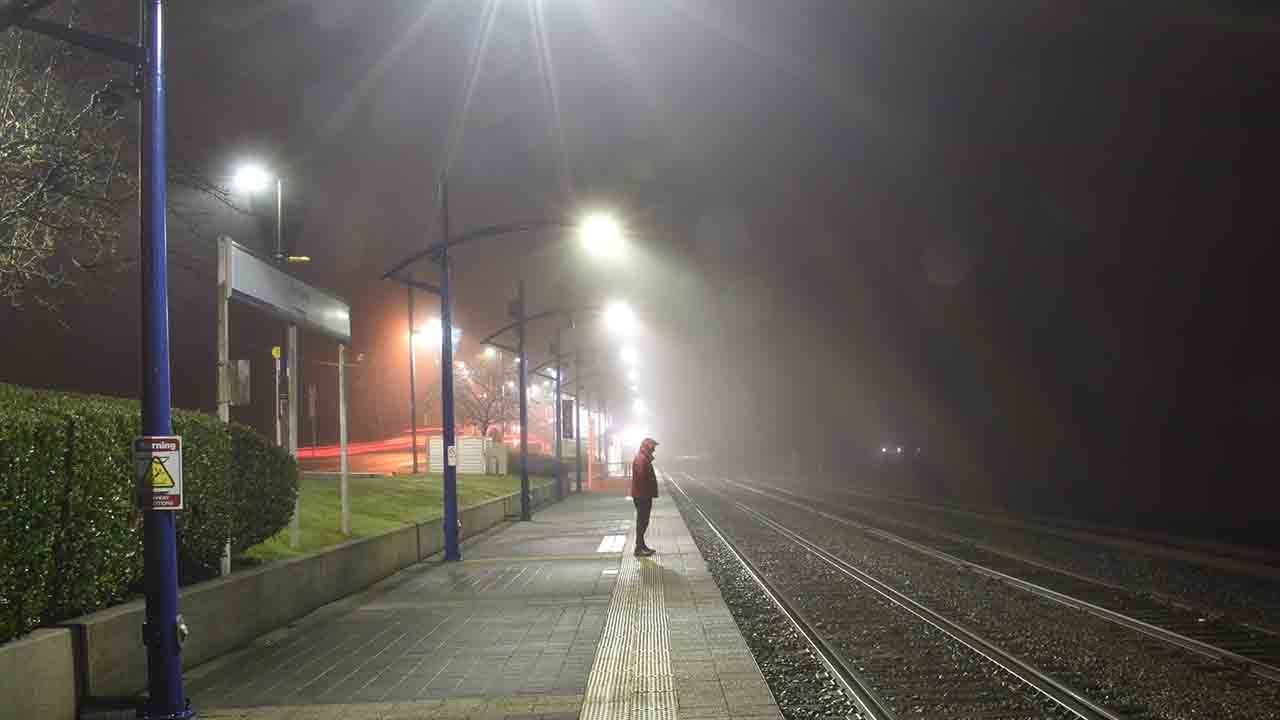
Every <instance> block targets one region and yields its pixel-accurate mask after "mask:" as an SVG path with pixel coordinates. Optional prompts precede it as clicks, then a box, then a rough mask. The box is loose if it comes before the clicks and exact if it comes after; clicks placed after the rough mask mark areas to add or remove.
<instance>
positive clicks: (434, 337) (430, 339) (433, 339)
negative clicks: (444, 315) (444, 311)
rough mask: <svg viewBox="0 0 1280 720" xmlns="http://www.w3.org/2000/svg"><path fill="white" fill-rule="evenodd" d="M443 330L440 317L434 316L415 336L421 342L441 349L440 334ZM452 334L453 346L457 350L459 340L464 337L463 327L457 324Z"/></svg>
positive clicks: (431, 347)
mask: <svg viewBox="0 0 1280 720" xmlns="http://www.w3.org/2000/svg"><path fill="white" fill-rule="evenodd" d="M443 330H444V328H443V326H442V325H441V324H440V318H438V317H433V318H430V319H428V320H427V322H426V324H425V325H423V326H422V328H421V329H419V330H418V332H416V333H414V337H415V339H417V341H418V343H419V344H421V345H425V346H427V347H428V348H430V349H433V350H439V349H440V334H441V333H442V332H443ZM451 334H452V335H453V347H454V349H455V350H456V349H457V347H458V340H459V339H461V338H462V328H460V327H457V326H456V325H455V326H454V327H453V332H452V333H451Z"/></svg>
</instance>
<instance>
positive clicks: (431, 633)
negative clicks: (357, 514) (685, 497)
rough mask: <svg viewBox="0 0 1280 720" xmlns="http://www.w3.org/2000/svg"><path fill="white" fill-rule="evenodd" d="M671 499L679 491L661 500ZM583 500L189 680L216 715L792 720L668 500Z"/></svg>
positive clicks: (199, 702) (281, 719) (198, 701)
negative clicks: (645, 522)
mask: <svg viewBox="0 0 1280 720" xmlns="http://www.w3.org/2000/svg"><path fill="white" fill-rule="evenodd" d="M664 490H665V488H664ZM634 522H635V509H634V507H633V505H632V503H631V501H630V500H629V499H628V498H626V497H624V496H621V495H619V494H613V493H602V492H589V493H584V494H581V495H571V496H570V497H569V498H568V499H566V500H565V501H563V502H561V503H557V504H554V505H550V506H548V507H545V508H543V509H542V510H541V511H540V512H538V513H536V514H535V516H534V519H533V520H532V521H530V522H517V523H510V524H507V525H505V526H503V527H501V528H499V529H496V530H494V531H492V532H490V533H487V534H485V535H481V536H478V537H476V538H473V539H471V540H469V541H468V542H467V543H464V545H463V548H462V553H463V559H462V561H460V562H456V563H447V564H446V563H443V562H438V561H437V562H424V563H420V564H419V565H416V566H414V567H411V568H407V569H406V570H403V571H401V572H400V573H397V574H396V575H394V576H392V577H391V578H388V579H387V580H384V581H383V582H381V583H379V584H378V585H376V586H374V587H373V588H370V589H369V590H367V591H365V592H363V593H361V594H359V595H356V596H353V597H350V598H347V599H345V600H342V601H340V602H338V603H334V604H333V605H330V606H327V607H325V608H323V609H321V610H319V611H317V612H316V613H313V614H312V615H310V616H308V617H307V618H305V619H303V620H300V621H299V622H297V623H295V624H294V625H292V626H290V627H288V628H285V629H282V630H278V631H276V632H274V633H271V634H269V635H266V636H264V637H262V638H259V640H257V641H256V642H254V643H253V644H252V645H250V646H249V647H247V648H245V649H242V650H239V651H237V652H234V653H231V654H229V655H227V656H224V657H222V658H219V659H218V660H215V661H213V662H210V663H207V664H205V665H202V666H200V667H197V668H194V669H193V670H191V671H189V672H188V673H187V689H188V693H189V694H190V696H191V698H192V706H193V707H194V708H195V709H196V710H197V711H198V712H199V714H200V716H201V717H203V718H218V719H220V720H227V719H230V718H238V719H239V718H244V719H249V718H252V719H254V720H321V719H324V720H331V719H332V720H338V719H341V718H352V719H353V720H416V719H420V718H456V719H462V718H472V719H477V720H479V719H483V720H496V719H500V718H501V719H510V720H533V719H535V718H546V719H548V720H571V719H573V718H583V719H584V720H629V719H631V718H645V719H646V720H746V719H747V718H751V719H756V718H759V719H760V720H764V719H765V718H768V719H770V720H781V717H782V715H781V714H780V713H779V711H778V707H777V705H776V703H775V702H774V699H773V696H772V695H771V693H770V692H769V689H768V686H767V685H766V684H765V681H764V678H763V677H762V676H761V674H760V670H759V668H758V667H757V666H756V663H755V659H754V658H753V657H752V655H751V652H750V650H748V648H747V645H746V642H745V641H744V640H743V638H742V634H741V633H740V632H739V630H738V626H737V624H736V623H735V622H734V620H733V617H732V615H731V614H730V612H729V609H728V607H726V605H725V603H724V600H723V598H722V597H721V595H720V591H719V588H717V586H716V584H715V581H714V579H712V577H711V575H710V573H709V572H708V570H707V567H706V564H705V563H704V562H703V558H702V555H701V554H700V553H699V552H698V548H697V546H696V545H694V542H693V539H692V537H691V536H690V533H689V529H688V527H687V526H686V525H685V524H684V521H683V519H682V518H681V516H680V513H679V510H678V509H677V508H676V506H675V503H674V502H673V501H672V500H671V499H670V498H669V497H660V498H658V500H657V501H656V502H655V503H654V507H653V515H652V521H651V524H650V529H649V532H648V533H647V538H646V540H647V541H648V544H649V545H650V546H652V547H653V548H655V549H656V550H657V551H658V554H656V555H654V556H652V557H650V558H636V557H634V555H633V554H632V551H633V550H634V547H635V545H634V543H635V528H634Z"/></svg>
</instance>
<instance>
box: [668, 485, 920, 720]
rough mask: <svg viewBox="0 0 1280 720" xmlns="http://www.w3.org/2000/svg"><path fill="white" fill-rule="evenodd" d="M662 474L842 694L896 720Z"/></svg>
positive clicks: (875, 715) (872, 715) (864, 709)
mask: <svg viewBox="0 0 1280 720" xmlns="http://www.w3.org/2000/svg"><path fill="white" fill-rule="evenodd" d="M665 477H666V479H667V482H670V483H671V485H672V486H673V487H675V488H676V490H678V491H680V494H681V495H683V496H684V498H685V499H686V500H687V501H688V502H689V505H690V506H691V507H692V508H693V509H694V510H695V511H697V513H698V516H699V517H701V518H702V521H703V522H705V523H706V524H707V527H708V528H711V532H713V533H715V536H716V537H717V538H718V539H719V540H720V542H721V543H723V544H724V546H725V547H726V548H728V549H729V552H730V553H731V554H732V555H733V556H734V558H735V559H737V561H738V562H739V563H741V564H742V567H743V568H744V569H745V570H746V571H747V574H748V575H750V576H751V579H752V580H754V581H755V582H756V584H757V585H759V586H760V588H761V589H762V590H763V591H764V594H765V596H766V597H768V598H769V600H771V601H772V602H773V604H774V605H775V606H776V607H777V608H778V610H779V611H780V612H781V613H782V614H783V615H784V616H786V618H787V620H789V621H790V622H791V626H792V627H793V628H795V630H796V632H797V633H799V634H800V637H802V638H804V640H805V642H807V643H808V644H809V647H810V648H811V649H812V650H813V653H814V655H815V657H817V658H818V660H819V661H820V662H821V663H822V664H823V666H824V667H826V668H827V672H829V673H830V674H831V676H832V677H833V678H835V680H836V682H837V684H839V685H840V689H841V690H843V691H844V693H845V695H847V696H848V697H849V698H851V699H852V700H853V701H854V702H855V703H857V705H858V709H859V711H860V712H861V713H862V714H863V715H864V716H865V717H867V718H869V719H870V720H896V716H895V715H894V714H893V712H892V711H891V710H889V708H888V707H887V706H886V705H885V704H884V702H883V701H882V700H881V699H880V698H879V696H877V695H876V693H875V692H874V691H873V690H872V689H871V686H870V685H869V684H867V683H866V681H864V680H863V679H862V678H861V677H859V676H858V674H857V673H856V672H854V671H853V670H852V669H851V668H850V667H849V666H848V665H847V664H845V662H844V660H843V658H841V657H840V654H839V653H838V652H836V650H835V649H834V648H832V647H831V646H830V645H828V644H827V642H826V641H825V640H823V639H822V637H821V636H820V635H818V633H817V631H815V630H814V629H813V628H812V627H810V625H809V623H808V622H807V621H806V620H805V619H804V618H803V617H802V616H801V615H800V613H799V612H797V611H796V610H795V608H793V607H792V606H791V604H790V603H789V602H787V601H786V600H785V599H784V598H783V597H782V594H781V593H779V592H778V591H777V590H776V589H775V588H774V587H773V585H772V584H770V583H769V581H768V580H765V578H764V575H762V574H761V573H760V571H759V570H757V569H756V567H755V565H753V564H752V563H751V561H750V560H748V559H747V556H746V555H744V554H743V553H742V551H741V550H739V549H738V547H737V546H736V545H734V544H733V542H732V541H730V540H729V538H728V537H727V536H726V535H725V534H724V533H722V532H721V531H720V528H719V527H717V526H716V524H715V523H714V522H712V520H711V518H709V517H707V514H706V513H704V512H703V511H702V508H701V507H700V506H699V505H698V503H697V501H696V500H694V499H693V498H692V497H691V496H690V495H689V493H687V492H685V489H684V488H683V487H681V486H680V484H679V483H678V482H676V480H675V478H673V477H671V475H670V474H669V473H667V474H665Z"/></svg>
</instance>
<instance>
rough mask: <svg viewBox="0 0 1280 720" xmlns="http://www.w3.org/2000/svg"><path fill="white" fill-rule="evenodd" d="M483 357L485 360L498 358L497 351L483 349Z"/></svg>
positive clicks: (488, 348) (489, 348)
mask: <svg viewBox="0 0 1280 720" xmlns="http://www.w3.org/2000/svg"><path fill="white" fill-rule="evenodd" d="M484 356H485V358H486V359H488V360H492V359H494V358H495V357H497V356H498V351H497V350H494V349H493V348H491V347H487V348H485V349H484Z"/></svg>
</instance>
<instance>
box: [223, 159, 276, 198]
mask: <svg viewBox="0 0 1280 720" xmlns="http://www.w3.org/2000/svg"><path fill="white" fill-rule="evenodd" d="M231 184H232V185H234V186H235V188H236V189H237V190H239V191H240V192H247V193H256V192H262V191H263V190H266V189H267V186H268V185H270V184H271V173H269V172H267V170H266V168H264V167H262V166H261V165H244V166H241V167H240V169H238V170H236V174H235V177H233V178H232V180H231Z"/></svg>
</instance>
